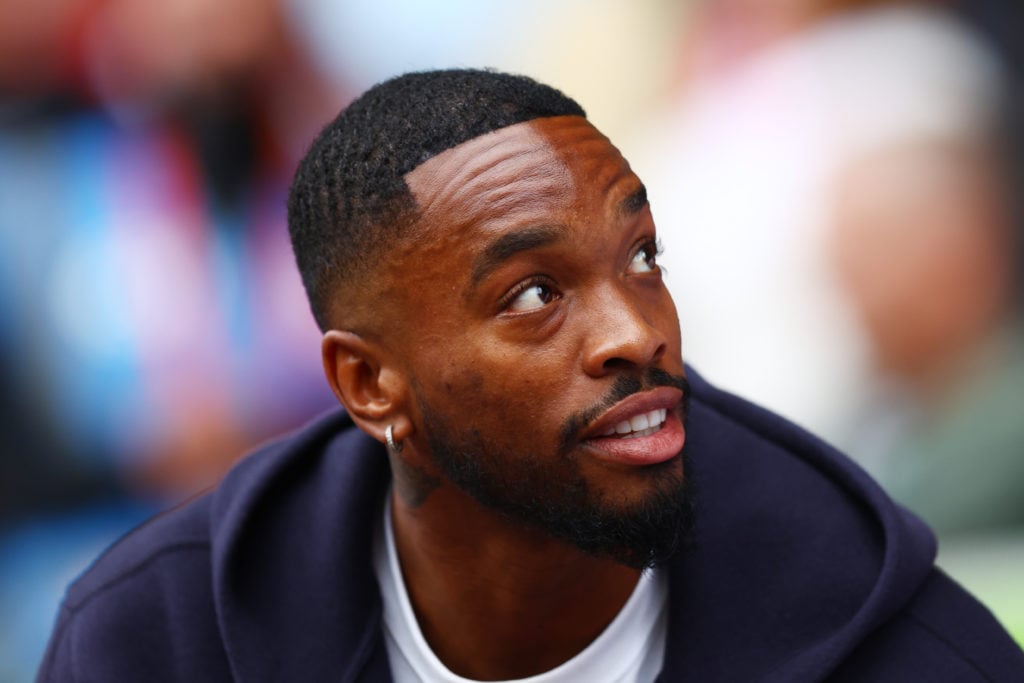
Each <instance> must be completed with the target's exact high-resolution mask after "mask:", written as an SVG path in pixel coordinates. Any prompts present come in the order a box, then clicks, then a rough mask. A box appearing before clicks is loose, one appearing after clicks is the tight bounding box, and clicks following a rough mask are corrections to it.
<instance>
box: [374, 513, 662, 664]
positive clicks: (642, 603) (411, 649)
mask: <svg viewBox="0 0 1024 683" xmlns="http://www.w3.org/2000/svg"><path fill="white" fill-rule="evenodd" d="M383 522H384V523H383V524H382V525H380V527H379V528H378V533H377V537H376V542H375V544H374V558H373V561H374V569H375V570H376V573H377V581H378V583H379V584H380V588H381V598H382V600H383V606H384V615H383V617H384V618H383V626H384V642H385V643H386V646H387V651H388V662H389V663H390V665H391V675H392V676H393V678H394V680H395V683H421V682H429V683H434V682H435V681H444V682H446V683H474V682H473V681H472V680H471V679H468V678H463V677H462V676H458V675H456V674H454V673H452V672H451V671H449V670H448V668H447V667H446V666H445V665H444V664H443V663H441V660H439V659H438V658H437V656H436V655H435V654H434V652H433V650H431V649H430V646H429V645H428V644H427V641H426V639H425V638H424V637H423V633H422V632H421V631H420V626H419V623H418V622H417V621H416V615H415V613H414V612H413V609H412V605H411V604H410V602H409V595H408V593H406V590H405V582H404V580H403V578H402V570H401V565H400V564H399V561H398V553H397V551H396V550H395V539H394V534H393V532H392V527H391V501H390V497H389V498H388V500H387V501H386V502H385V505H384V519H383ZM667 596H668V585H667V580H666V577H665V576H664V572H659V571H645V572H644V573H643V574H642V575H641V577H640V581H638V582H637V585H636V588H635V589H634V590H633V594H632V595H631V596H630V597H629V600H627V601H626V604H625V605H623V607H622V610H620V611H619V613H618V615H617V616H616V617H615V619H613V620H612V622H611V623H610V624H608V627H607V628H605V630H604V631H603V632H602V633H601V635H599V636H598V637H597V638H596V639H595V640H594V641H593V642H592V643H590V645H588V646H587V647H586V648H585V649H584V650H583V651H582V652H580V653H579V654H577V655H576V656H575V657H573V658H572V659H570V660H569V661H567V662H564V663H563V664H560V665H559V666H557V667H556V668H554V669H551V670H550V671H547V672H545V673H542V674H538V675H536V676H530V677H529V678H521V679H516V680H517V681H518V682H520V683H563V682H565V683H568V682H573V683H578V681H588V682H592V683H646V682H648V681H653V680H654V679H655V677H656V676H657V675H658V672H659V671H661V664H662V660H663V659H664V655H665V633H666V630H667V627H668V610H667Z"/></svg>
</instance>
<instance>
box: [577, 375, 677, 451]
mask: <svg viewBox="0 0 1024 683" xmlns="http://www.w3.org/2000/svg"><path fill="white" fill-rule="evenodd" d="M655 387H674V388H676V389H679V390H680V391H681V392H683V400H682V402H681V404H680V405H681V406H682V408H683V414H682V416H681V417H682V419H683V421H684V422H685V421H686V413H687V408H688V406H689V403H690V383H689V382H687V381H686V378H685V377H683V376H681V375H673V374H671V373H669V372H666V371H664V370H662V369H661V368H647V369H646V370H645V371H644V372H643V373H641V374H637V375H619V376H618V377H616V378H615V382H614V383H613V384H612V387H611V389H609V390H608V394H607V395H606V396H605V397H604V398H602V399H601V401H600V402H599V403H597V404H595V405H593V406H591V407H589V408H585V409H583V410H581V411H579V412H578V413H574V414H572V415H570V416H569V418H568V419H567V420H566V421H565V424H564V425H563V426H562V429H561V438H560V448H561V450H562V451H563V452H564V451H567V450H568V449H569V448H570V447H571V446H572V444H574V443H575V442H576V441H577V440H578V435H579V433H580V432H581V431H582V430H583V429H584V428H585V427H586V426H587V425H589V424H590V423H591V422H593V421H594V420H596V419H597V418H598V417H599V416H600V415H601V414H603V413H604V412H605V411H606V410H608V409H609V408H611V407H612V406H613V405H615V404H616V403H618V402H619V401H621V400H622V399H624V398H626V397H628V396H632V395H633V394H638V393H640V392H641V391H647V390H650V389H653V388H655Z"/></svg>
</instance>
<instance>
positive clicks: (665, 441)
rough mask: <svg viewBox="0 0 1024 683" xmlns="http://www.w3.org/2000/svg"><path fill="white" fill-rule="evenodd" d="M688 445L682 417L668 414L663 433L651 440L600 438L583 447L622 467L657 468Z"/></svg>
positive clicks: (650, 435) (662, 428)
mask: <svg viewBox="0 0 1024 683" xmlns="http://www.w3.org/2000/svg"><path fill="white" fill-rule="evenodd" d="M685 442H686V431H685V430H684V429H683V424H682V422H680V421H679V416H678V415H676V413H675V412H674V411H671V410H670V411H669V413H668V415H667V416H666V417H665V422H664V424H662V425H661V429H659V430H658V431H656V432H655V433H653V434H649V435H648V436H638V437H633V438H622V437H618V438H616V437H613V436H600V437H597V438H595V439H587V440H586V441H585V442H584V444H585V445H587V446H589V447H590V448H592V449H593V450H595V451H597V454H598V455H599V456H600V457H602V458H604V459H605V460H611V461H613V462H617V463H621V464H623V465H656V464H657V463H659V462H665V461H666V460H671V459H672V458H674V457H675V456H676V455H677V454H678V453H679V451H681V450H682V448H683V443H685Z"/></svg>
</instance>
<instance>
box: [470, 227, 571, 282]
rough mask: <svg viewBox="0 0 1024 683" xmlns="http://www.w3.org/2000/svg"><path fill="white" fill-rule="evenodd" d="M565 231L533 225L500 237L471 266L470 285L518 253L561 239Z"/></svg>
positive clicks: (558, 228)
mask: <svg viewBox="0 0 1024 683" xmlns="http://www.w3.org/2000/svg"><path fill="white" fill-rule="evenodd" d="M564 233H565V231H564V230H563V229H562V228H560V227H558V226H554V225H535V226H532V227H529V228H524V229H523V230H518V231H516V232H510V233H507V234H505V235H502V236H501V237H499V238H498V239H496V240H494V241H493V242H491V243H490V244H488V245H487V248H486V249H484V251H483V253H482V254H480V255H479V256H478V257H477V259H476V263H474V264H473V274H472V277H471V282H472V285H473V286H474V287H475V286H476V285H478V284H480V281H481V280H483V279H484V278H485V277H487V276H488V275H489V274H490V273H491V272H492V271H494V269H496V268H497V267H498V266H500V265H501V264H502V263H504V262H505V261H507V260H508V259H510V258H512V257H513V256H515V255H516V254H518V253H521V252H524V251H529V250H530V249H537V248H538V247H543V246H547V245H549V244H551V243H553V242H556V241H558V240H559V239H561V238H562V235H563V234H564Z"/></svg>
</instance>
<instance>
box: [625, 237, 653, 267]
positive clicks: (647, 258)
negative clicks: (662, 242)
mask: <svg viewBox="0 0 1024 683" xmlns="http://www.w3.org/2000/svg"><path fill="white" fill-rule="evenodd" d="M657 269H658V245H657V244H655V243H654V242H648V243H647V244H645V245H643V246H642V247H640V249H638V250H637V252H636V254H634V255H633V260H632V261H631V262H630V264H629V272H631V273H653V272H654V271H656V270H657Z"/></svg>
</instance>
